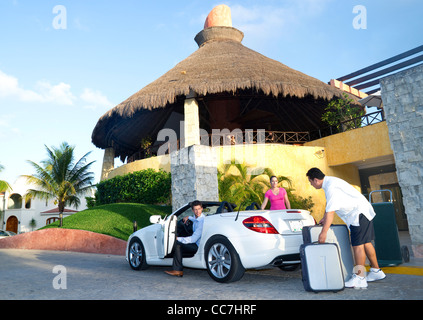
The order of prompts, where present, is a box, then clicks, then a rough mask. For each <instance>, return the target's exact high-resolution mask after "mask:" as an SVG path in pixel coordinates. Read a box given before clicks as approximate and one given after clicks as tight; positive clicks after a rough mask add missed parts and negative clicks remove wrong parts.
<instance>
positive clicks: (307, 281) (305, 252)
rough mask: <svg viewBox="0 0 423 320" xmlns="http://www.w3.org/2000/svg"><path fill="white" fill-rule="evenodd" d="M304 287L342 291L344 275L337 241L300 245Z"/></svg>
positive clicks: (318, 290) (309, 289)
mask: <svg viewBox="0 0 423 320" xmlns="http://www.w3.org/2000/svg"><path fill="white" fill-rule="evenodd" d="M300 259H301V267H302V268H301V272H302V280H303V285H304V289H305V290H306V291H312V292H316V293H317V292H322V291H333V292H337V291H341V290H343V289H344V275H343V272H342V266H341V259H340V257H339V251H338V246H337V245H336V244H335V243H307V244H302V245H301V246H300Z"/></svg>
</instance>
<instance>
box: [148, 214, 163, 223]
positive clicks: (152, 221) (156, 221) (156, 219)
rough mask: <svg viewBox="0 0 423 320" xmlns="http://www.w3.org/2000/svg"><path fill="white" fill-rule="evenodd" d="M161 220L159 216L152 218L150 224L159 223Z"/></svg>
mask: <svg viewBox="0 0 423 320" xmlns="http://www.w3.org/2000/svg"><path fill="white" fill-rule="evenodd" d="M161 219H162V217H161V216H159V215H154V216H150V223H159V222H160V220H161Z"/></svg>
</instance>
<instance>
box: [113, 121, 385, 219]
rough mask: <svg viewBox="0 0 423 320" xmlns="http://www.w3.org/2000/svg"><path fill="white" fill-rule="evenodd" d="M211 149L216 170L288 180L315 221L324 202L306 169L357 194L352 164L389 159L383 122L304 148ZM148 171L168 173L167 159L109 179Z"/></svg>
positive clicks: (136, 164) (355, 170)
mask: <svg viewBox="0 0 423 320" xmlns="http://www.w3.org/2000/svg"><path fill="white" fill-rule="evenodd" d="M214 148H215V149H216V152H217V159H218V167H221V166H222V165H223V164H224V163H228V162H229V163H230V161H231V159H234V160H237V161H239V162H241V163H242V162H245V163H246V164H248V165H250V166H253V167H262V168H264V167H268V168H271V169H272V170H273V171H274V173H275V174H276V175H283V176H287V177H289V178H290V179H291V180H292V182H293V187H294V189H295V193H296V194H297V195H300V196H302V197H308V196H311V197H312V199H313V202H314V204H315V205H314V208H313V216H314V218H315V219H316V221H319V220H320V219H321V218H322V217H323V214H324V211H325V202H326V201H325V195H324V191H323V190H316V189H314V188H313V187H312V186H310V183H309V182H308V179H307V177H306V172H307V170H308V169H310V168H312V167H318V168H320V169H321V170H322V171H323V172H324V173H325V174H326V175H331V176H336V177H339V178H341V179H344V180H346V181H347V182H349V183H351V184H352V185H353V186H354V187H356V188H357V189H358V190H360V177H359V174H358V168H357V166H356V165H355V164H356V163H357V162H359V161H362V160H365V159H372V158H377V157H381V156H386V155H392V149H391V147H390V142H389V136H388V128H387V126H386V123H385V122H381V123H378V124H374V125H372V126H368V127H364V128H360V129H355V130H351V131H347V132H344V133H340V134H336V135H332V136H329V137H326V138H322V139H319V140H315V141H312V142H309V143H306V144H305V145H304V146H293V145H282V144H263V145H259V144H257V145H255V144H243V145H235V146H218V147H214ZM147 168H153V169H155V170H159V169H163V170H165V171H168V172H170V161H169V155H164V156H158V157H152V158H148V159H144V160H138V161H134V162H132V163H129V164H125V165H123V166H121V167H119V168H116V169H114V170H113V171H112V172H111V173H110V174H109V176H108V179H110V178H113V177H115V176H118V175H124V174H127V173H130V172H134V171H139V170H143V169H147ZM334 223H342V220H340V219H339V218H336V219H335V221H334Z"/></svg>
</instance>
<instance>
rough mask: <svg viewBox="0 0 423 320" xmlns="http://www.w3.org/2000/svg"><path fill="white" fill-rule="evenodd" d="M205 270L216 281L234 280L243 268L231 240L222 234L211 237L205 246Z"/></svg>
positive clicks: (242, 272)
mask: <svg viewBox="0 0 423 320" xmlns="http://www.w3.org/2000/svg"><path fill="white" fill-rule="evenodd" d="M204 258H205V260H206V266H207V272H208V274H209V275H210V277H211V278H212V279H213V280H215V281H217V282H226V283H227V282H234V281H238V280H239V279H241V278H242V276H243V275H244V273H245V269H244V267H243V265H242V263H241V260H240V258H239V255H238V253H237V252H236V250H235V248H234V247H233V245H232V244H231V242H230V241H229V240H228V239H227V238H226V237H224V236H214V237H212V238H211V239H210V240H209V241H208V242H207V243H206V246H205V256H204Z"/></svg>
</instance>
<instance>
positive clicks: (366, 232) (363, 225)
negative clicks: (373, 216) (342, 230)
mask: <svg viewBox="0 0 423 320" xmlns="http://www.w3.org/2000/svg"><path fill="white" fill-rule="evenodd" d="M350 232H351V245H352V246H353V247H355V246H359V245H362V244H365V243H368V242H371V241H372V240H374V239H375V230H374V228H373V221H371V220H370V221H369V220H368V219H367V218H366V216H365V215H364V214H362V213H360V216H359V226H350Z"/></svg>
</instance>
